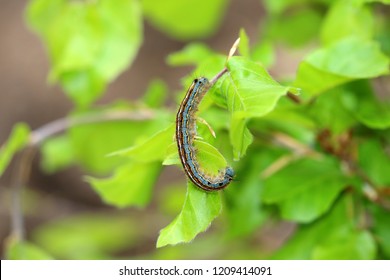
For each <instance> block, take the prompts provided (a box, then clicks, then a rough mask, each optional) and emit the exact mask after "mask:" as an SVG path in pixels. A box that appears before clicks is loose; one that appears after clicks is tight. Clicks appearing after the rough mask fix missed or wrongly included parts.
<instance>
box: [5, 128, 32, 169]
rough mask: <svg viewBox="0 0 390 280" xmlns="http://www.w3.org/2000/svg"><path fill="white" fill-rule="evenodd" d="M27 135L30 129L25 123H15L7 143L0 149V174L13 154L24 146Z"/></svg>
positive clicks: (27, 138)
mask: <svg viewBox="0 0 390 280" xmlns="http://www.w3.org/2000/svg"><path fill="white" fill-rule="evenodd" d="M29 135H30V129H29V128H28V126H27V125H26V124H24V123H18V124H16V125H15V127H14V128H13V130H12V132H11V135H10V137H9V139H8V141H7V143H5V144H4V146H2V147H1V149H0V176H1V175H2V174H3V172H4V170H5V169H6V168H7V166H8V164H9V163H10V161H11V159H12V157H13V156H14V154H15V153H16V152H18V151H20V150H21V149H23V148H24V147H25V146H26V144H27V142H28V140H29Z"/></svg>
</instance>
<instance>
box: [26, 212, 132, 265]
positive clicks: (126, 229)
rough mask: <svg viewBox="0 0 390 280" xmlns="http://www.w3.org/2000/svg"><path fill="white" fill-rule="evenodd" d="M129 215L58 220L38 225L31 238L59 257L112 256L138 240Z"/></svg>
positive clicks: (86, 258)
mask: <svg viewBox="0 0 390 280" xmlns="http://www.w3.org/2000/svg"><path fill="white" fill-rule="evenodd" d="M136 229H137V225H136V224H135V223H134V222H133V221H132V219H131V217H130V218H129V215H128V214H126V215H118V214H113V213H112V212H111V213H110V214H109V215H107V214H101V213H85V214H81V215H75V216H70V217H66V218H64V219H55V220H52V221H50V222H48V223H45V224H43V225H41V226H38V227H37V228H35V229H34V230H33V232H32V239H33V240H34V242H36V244H39V246H41V247H42V248H44V249H45V250H47V251H48V252H50V253H51V254H52V255H53V256H55V257H56V258H57V259H71V260H72V259H73V260H84V259H85V260H95V259H103V260H104V259H112V258H113V254H114V253H120V252H123V251H124V250H125V249H126V248H127V247H130V246H134V245H135V244H136V242H137V236H136V235H137V232H136Z"/></svg>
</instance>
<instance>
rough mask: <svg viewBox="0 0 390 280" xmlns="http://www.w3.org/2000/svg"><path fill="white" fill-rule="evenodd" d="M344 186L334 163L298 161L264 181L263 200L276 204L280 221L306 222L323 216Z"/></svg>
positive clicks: (347, 181)
mask: <svg viewBox="0 0 390 280" xmlns="http://www.w3.org/2000/svg"><path fill="white" fill-rule="evenodd" d="M348 183H349V179H348V178H345V176H344V175H343V174H342V173H341V170H340V167H339V166H338V164H337V162H335V160H333V159H331V158H322V159H320V160H313V159H301V160H298V161H295V162H293V163H291V164H290V165H288V166H286V167H285V168H283V169H281V170H280V171H278V172H277V173H275V174H273V175H272V176H271V177H269V178H268V179H266V180H265V182H264V192H263V201H264V202H265V203H276V204H277V205H278V206H279V207H280V211H281V215H282V217H283V218H284V219H287V220H293V221H298V222H304V223H307V222H311V221H313V220H315V219H317V218H318V217H320V216H321V215H323V214H324V213H326V212H327V211H328V210H329V209H330V207H331V206H332V204H333V202H334V201H335V199H336V198H337V196H338V195H339V194H340V192H341V191H342V190H343V189H345V188H346V186H347V185H348Z"/></svg>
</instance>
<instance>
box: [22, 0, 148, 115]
mask: <svg viewBox="0 0 390 280" xmlns="http://www.w3.org/2000/svg"><path fill="white" fill-rule="evenodd" d="M27 17H28V21H29V24H30V26H31V27H32V28H33V29H34V30H35V31H36V32H37V33H38V34H39V35H40V36H41V37H42V39H43V41H44V42H45V44H46V47H47V50H48V52H49V55H50V59H51V62H52V69H51V72H50V80H51V81H52V82H59V83H60V84H61V85H62V87H63V88H64V90H65V92H66V94H67V95H68V96H69V97H70V98H71V99H72V101H73V102H74V103H75V104H76V105H78V106H81V107H86V106H88V105H89V104H90V103H91V102H93V101H95V100H96V99H97V98H99V97H100V95H101V94H102V93H103V92H104V90H105V88H106V86H107V84H108V83H109V82H111V81H112V80H113V79H115V78H116V77H117V76H118V74H119V73H121V72H122V71H123V70H124V69H126V68H127V67H128V66H129V65H130V64H131V62H132V61H133V60H134V58H135V56H136V54H137V52H138V49H139V46H140V44H141V42H142V16H141V9H140V7H139V4H138V1H135V0H124V1H121V2H120V3H115V2H113V1H110V0H101V1H66V0H56V1H52V0H35V1H32V2H31V4H30V6H29V9H28V13H27Z"/></svg>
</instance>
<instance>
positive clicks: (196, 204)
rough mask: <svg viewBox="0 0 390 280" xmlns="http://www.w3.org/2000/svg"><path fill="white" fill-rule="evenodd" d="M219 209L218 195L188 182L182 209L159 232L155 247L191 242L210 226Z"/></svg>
mask: <svg viewBox="0 0 390 280" xmlns="http://www.w3.org/2000/svg"><path fill="white" fill-rule="evenodd" d="M221 208H222V204H221V196H220V194H219V193H215V192H214V193H206V192H204V191H201V190H199V189H198V188H197V187H196V186H194V185H193V184H192V183H190V182H189V183H188V188H187V196H186V200H185V201H184V205H183V209H182V210H181V212H180V214H179V215H178V216H177V217H176V218H175V219H174V220H173V221H172V223H171V224H169V225H168V226H167V227H165V228H163V229H162V230H161V232H160V236H159V237H158V240H157V247H162V246H165V245H168V244H176V243H179V242H189V241H191V240H192V239H194V237H195V236H196V235H197V234H198V233H200V232H202V231H205V230H206V229H207V228H208V227H209V226H210V223H211V222H212V221H213V220H214V219H215V217H217V216H218V215H219V213H220V212H221Z"/></svg>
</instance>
